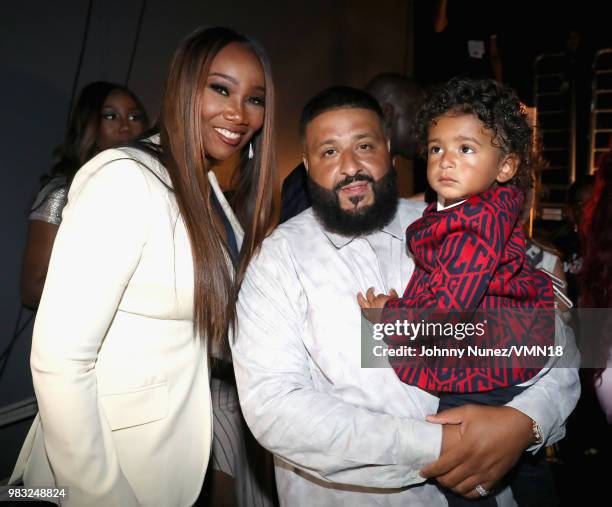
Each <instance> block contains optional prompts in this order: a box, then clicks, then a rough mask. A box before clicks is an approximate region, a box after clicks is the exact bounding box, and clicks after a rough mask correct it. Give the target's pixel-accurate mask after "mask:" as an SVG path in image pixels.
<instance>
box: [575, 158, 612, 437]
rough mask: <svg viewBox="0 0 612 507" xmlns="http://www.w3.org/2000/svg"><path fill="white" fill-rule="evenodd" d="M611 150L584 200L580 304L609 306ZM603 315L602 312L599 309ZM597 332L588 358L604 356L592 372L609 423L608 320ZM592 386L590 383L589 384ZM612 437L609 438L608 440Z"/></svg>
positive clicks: (611, 364) (611, 352) (611, 343)
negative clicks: (599, 364) (590, 193)
mask: <svg viewBox="0 0 612 507" xmlns="http://www.w3.org/2000/svg"><path fill="white" fill-rule="evenodd" d="M611 195H612V153H611V152H608V153H606V154H605V155H604V156H603V157H602V159H601V162H600V164H599V169H598V171H597V172H596V173H595V186H594V189H593V195H592V196H591V198H590V199H589V201H588V202H587V203H586V206H585V210H584V216H583V221H582V227H581V236H582V237H581V242H580V243H581V245H582V267H581V269H580V271H579V273H578V278H579V285H580V306H581V307H582V308H612V199H610V196H611ZM600 314H601V315H602V316H603V315H604V313H603V311H601V310H600ZM601 322H603V326H599V325H598V329H597V331H598V334H597V335H596V336H592V337H588V338H589V339H590V340H591V341H593V342H594V343H593V345H590V347H596V348H594V349H592V350H591V351H590V352H591V353H592V354H593V356H592V357H596V358H598V359H601V358H606V360H607V365H608V367H607V368H599V369H595V370H589V371H592V373H593V376H592V380H593V381H594V385H595V390H596V393H597V398H598V399H599V402H600V404H601V406H602V408H603V410H604V412H605V414H606V418H607V420H608V423H609V424H612V319H610V318H609V317H607V318H605V319H601ZM591 385H592V384H591ZM611 441H612V440H611V439H610V437H609V440H608V442H611Z"/></svg>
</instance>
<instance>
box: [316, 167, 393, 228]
mask: <svg viewBox="0 0 612 507" xmlns="http://www.w3.org/2000/svg"><path fill="white" fill-rule="evenodd" d="M396 180H397V175H396V173H395V168H394V167H393V166H391V167H390V168H389V170H388V171H387V174H385V175H384V176H383V177H382V178H380V179H379V180H378V181H374V178H372V177H371V176H368V175H366V174H356V175H355V176H351V177H348V178H345V179H344V180H342V181H341V182H339V183H338V184H337V185H336V186H335V187H334V189H333V190H328V189H326V188H324V187H322V186H320V185H318V184H317V183H315V182H314V181H313V180H312V179H311V178H310V176H308V192H309V193H310V200H311V201H312V209H313V211H314V213H315V216H316V217H317V218H318V219H319V221H320V222H321V224H322V225H323V227H325V229H327V230H328V231H331V232H335V233H337V234H341V235H342V236H349V237H354V236H363V235H366V234H370V233H371V232H374V231H376V230H379V229H381V228H383V227H384V226H385V225H387V224H388V223H389V222H391V220H393V217H394V216H395V212H396V210H397V202H398V200H397V182H396ZM355 181H368V182H370V183H371V184H372V191H373V192H374V204H371V205H370V206H365V207H362V208H356V209H355V210H344V209H342V208H341V207H340V200H339V197H338V191H339V190H340V188H342V187H344V186H345V185H349V184H350V183H353V182H355ZM351 201H353V200H352V199H351ZM353 202H354V203H355V204H356V203H357V202H359V200H356V202H355V201H353Z"/></svg>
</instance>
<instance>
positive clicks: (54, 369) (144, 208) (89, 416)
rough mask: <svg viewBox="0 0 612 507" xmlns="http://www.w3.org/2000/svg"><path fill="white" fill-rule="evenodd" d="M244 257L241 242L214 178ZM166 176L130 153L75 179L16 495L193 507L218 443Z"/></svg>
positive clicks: (56, 255) (58, 243) (112, 155)
mask: <svg viewBox="0 0 612 507" xmlns="http://www.w3.org/2000/svg"><path fill="white" fill-rule="evenodd" d="M209 180H210V183H211V185H212V187H213V189H214V191H215V194H216V195H217V197H218V199H219V201H220V203H221V205H222V207H223V209H224V211H225V213H226V214H227V216H228V218H229V220H230V223H231V224H232V226H233V228H234V230H235V233H236V239H237V242H238V244H239V245H240V242H241V241H242V236H243V234H242V230H241V228H240V225H239V224H238V221H237V219H236V217H235V216H234V214H233V213H232V211H231V209H230V207H229V204H228V203H227V201H226V200H225V198H224V197H223V194H222V192H221V189H220V188H219V185H218V183H217V181H216V179H215V177H214V175H213V173H212V172H210V173H209ZM162 182H165V183H166V184H167V185H170V179H169V177H168V175H167V173H166V171H165V169H164V168H163V167H162V166H161V165H160V164H159V163H158V162H157V161H156V160H154V159H153V158H152V157H150V156H148V155H146V154H144V153H143V152H140V151H139V150H133V149H128V148H122V149H114V150H107V151H105V152H103V153H101V154H99V155H98V156H96V157H95V158H94V159H92V160H91V161H90V162H89V163H87V164H86V165H85V166H83V168H82V169H81V170H80V171H79V172H78V173H77V176H76V177H75V179H74V182H73V184H72V186H71V189H70V193H69V197H68V205H67V206H66V208H65V209H64V213H63V219H62V224H61V226H60V228H59V231H58V234H57V237H56V240H55V244H54V247H53V253H52V256H51V263H50V265H49V273H48V275H47V280H46V284H45V288H44V291H43V295H42V299H41V303H40V307H39V310H38V315H37V318H36V323H35V326H34V335H33V340H32V356H31V367H32V376H33V380H34V388H35V391H36V397H37V399H38V406H39V415H38V416H37V417H36V419H35V420H34V424H33V425H32V428H31V429H30V432H29V434H28V436H27V438H26V441H25V443H24V446H23V448H22V450H21V454H20V456H19V458H18V461H17V464H16V466H15V470H14V472H13V476H12V477H11V482H15V481H18V480H19V479H20V478H23V481H24V483H25V485H26V486H28V487H35V486H39V487H52V486H58V487H67V488H69V492H68V497H67V499H65V500H64V501H63V502H62V505H69V506H78V507H85V506H100V507H110V506H118V507H128V506H136V505H145V506H160V507H161V506H163V507H172V506H180V507H183V506H187V505H192V504H193V503H194V502H195V500H196V498H197V496H198V494H199V492H200V488H201V486H202V482H203V480H204V473H205V471H206V467H207V464H208V459H209V455H210V449H211V438H212V417H211V404H210V391H209V378H208V364H207V356H206V347H205V344H203V343H201V341H200V340H198V339H197V338H196V336H195V333H194V328H193V283H194V282H193V262H192V255H191V248H190V244H189V239H188V236H187V232H186V229H185V226H184V223H183V220H182V218H181V217H180V215H179V211H178V207H177V204H176V199H175V196H174V195H173V193H172V192H171V191H170V190H169V189H168V188H167V187H166V186H165V185H164V184H163V183H162Z"/></svg>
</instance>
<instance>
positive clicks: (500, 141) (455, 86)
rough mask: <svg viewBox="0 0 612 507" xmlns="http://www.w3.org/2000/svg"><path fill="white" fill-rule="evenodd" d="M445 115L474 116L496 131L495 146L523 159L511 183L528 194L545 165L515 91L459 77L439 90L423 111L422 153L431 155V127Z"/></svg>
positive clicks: (419, 127) (418, 126)
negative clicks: (537, 174)
mask: <svg viewBox="0 0 612 507" xmlns="http://www.w3.org/2000/svg"><path fill="white" fill-rule="evenodd" d="M445 113H456V114H473V115H475V116H476V117H477V118H478V119H479V120H480V121H481V122H482V123H483V124H484V126H485V127H486V128H487V129H490V130H492V131H493V132H494V136H493V145H494V146H496V147H498V148H500V149H501V150H503V151H504V153H506V154H510V153H512V154H514V155H516V156H518V157H519V159H520V163H519V167H518V170H517V172H516V174H515V175H514V177H513V178H512V180H510V182H509V183H513V184H514V185H516V186H517V187H518V188H519V189H520V190H522V191H523V192H524V193H525V194H526V193H527V191H528V190H529V189H531V188H532V187H533V184H534V174H535V173H536V171H538V170H539V168H540V167H541V166H542V164H543V160H542V158H541V156H540V154H539V153H538V152H537V151H536V149H535V147H534V142H533V129H532V128H531V127H530V126H529V122H528V121H527V114H526V112H525V109H524V107H523V106H522V105H521V103H520V101H519V99H518V97H517V96H516V94H515V93H514V91H513V90H512V89H511V88H508V87H506V86H501V85H500V84H498V83H497V82H496V81H493V80H492V79H482V80H476V79H469V78H464V77H455V78H453V79H451V80H450V81H449V82H448V83H446V84H444V85H442V86H440V87H438V88H435V89H434V90H433V91H432V92H431V93H430V94H428V97H427V99H426V100H425V102H424V103H423V105H422V106H421V108H420V109H419V112H418V114H417V120H416V132H417V139H418V141H419V145H420V147H421V154H422V155H423V156H425V155H426V153H427V135H428V130H429V126H430V125H431V123H432V122H435V120H436V118H438V117H440V116H442V115H443V114H445Z"/></svg>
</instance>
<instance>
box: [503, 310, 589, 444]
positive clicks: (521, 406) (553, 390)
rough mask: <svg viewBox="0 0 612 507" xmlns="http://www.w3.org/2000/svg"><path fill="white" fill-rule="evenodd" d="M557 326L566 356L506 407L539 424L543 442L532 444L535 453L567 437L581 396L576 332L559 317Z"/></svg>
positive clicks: (557, 341)
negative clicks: (566, 426)
mask: <svg viewBox="0 0 612 507" xmlns="http://www.w3.org/2000/svg"><path fill="white" fill-rule="evenodd" d="M555 328H556V329H555V336H556V345H559V346H562V347H563V349H564V352H563V357H561V358H560V359H559V360H558V361H557V362H556V363H554V364H553V365H552V366H551V368H550V370H549V371H548V372H547V373H546V375H543V376H542V377H541V378H539V379H538V381H537V382H535V383H534V384H532V385H531V386H529V387H528V388H527V389H525V391H523V392H522V393H521V394H519V395H518V396H516V397H515V398H514V399H513V400H512V401H511V402H510V403H507V406H509V407H512V408H515V409H517V410H520V411H521V412H523V413H524V414H526V415H528V416H529V417H531V419H533V420H534V421H535V422H536V423H537V424H538V425H539V426H540V430H541V431H542V436H543V437H544V442H543V443H542V444H540V445H534V446H532V447H530V448H529V449H528V450H529V451H532V452H536V451H538V450H539V449H540V448H541V447H542V446H543V445H552V444H554V443H555V442H557V441H559V440H561V439H562V438H563V437H564V436H565V421H566V420H567V418H568V417H569V415H570V414H571V413H572V410H574V408H575V407H576V403H578V398H579V397H580V380H579V378H578V366H579V365H580V354H579V352H578V349H577V348H576V343H575V341H574V333H573V332H572V330H571V328H569V327H568V326H566V325H565V324H563V322H562V321H561V319H560V318H559V317H558V316H557V317H556V322H555Z"/></svg>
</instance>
